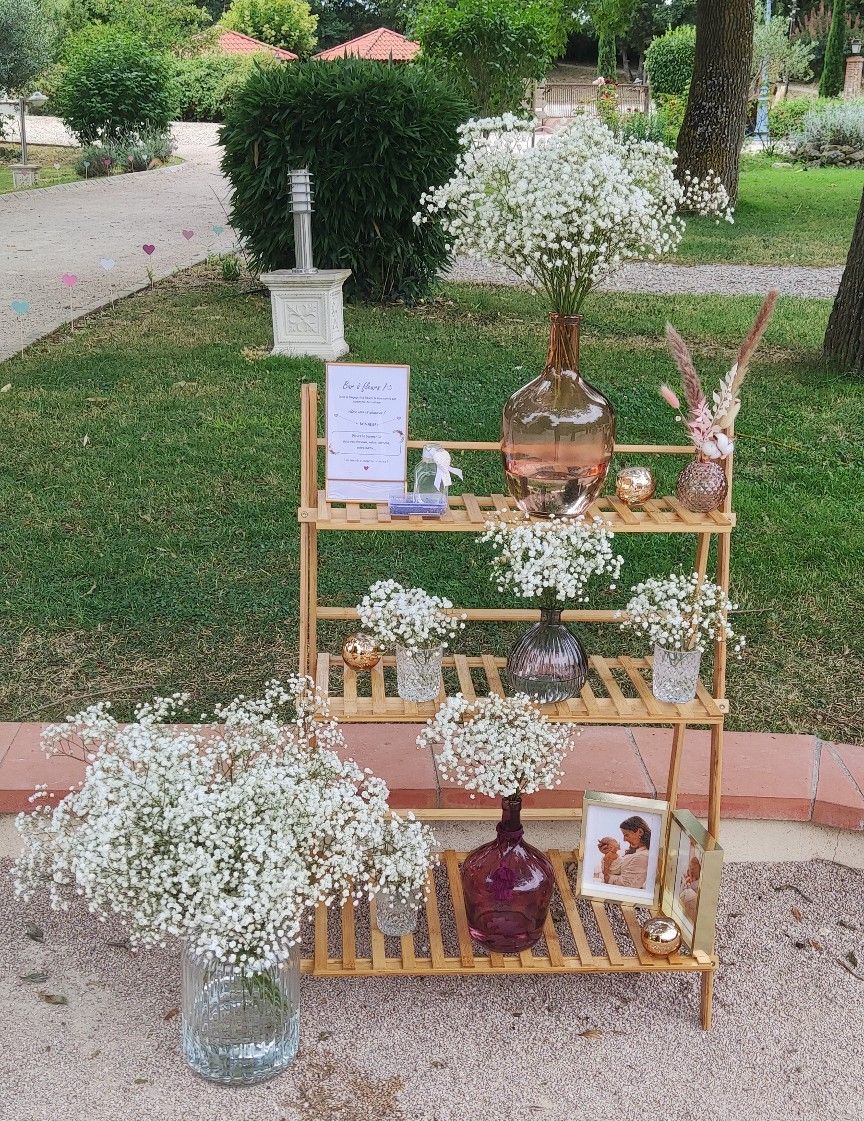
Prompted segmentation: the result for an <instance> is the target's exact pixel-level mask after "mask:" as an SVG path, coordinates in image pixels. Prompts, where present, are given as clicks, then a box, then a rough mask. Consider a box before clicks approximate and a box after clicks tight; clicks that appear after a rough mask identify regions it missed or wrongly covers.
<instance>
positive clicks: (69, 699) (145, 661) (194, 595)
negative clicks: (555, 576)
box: [0, 268, 864, 740]
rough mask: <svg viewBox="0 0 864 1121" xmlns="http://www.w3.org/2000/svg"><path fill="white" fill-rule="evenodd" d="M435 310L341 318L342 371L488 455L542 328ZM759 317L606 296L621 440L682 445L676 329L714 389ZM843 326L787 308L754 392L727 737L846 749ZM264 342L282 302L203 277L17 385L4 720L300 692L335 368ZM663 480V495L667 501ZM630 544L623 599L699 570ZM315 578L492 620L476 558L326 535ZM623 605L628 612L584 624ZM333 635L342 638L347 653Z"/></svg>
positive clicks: (608, 598) (849, 650) (855, 681)
mask: <svg viewBox="0 0 864 1121" xmlns="http://www.w3.org/2000/svg"><path fill="white" fill-rule="evenodd" d="M443 291H444V296H443V298H442V299H440V300H438V301H436V302H435V303H434V304H431V305H427V306H425V307H421V308H418V309H414V310H410V309H388V310H381V309H375V308H353V309H349V311H348V319H347V322H348V328H347V330H348V337H349V339H350V342H351V346H352V353H353V355H354V356H355V357H356V358H357V359H358V360H363V361H371V362H394V361H407V362H409V363H410V364H411V367H412V402H411V419H410V429H411V435H412V436H419V437H424V438H425V437H428V438H433V437H436V436H437V437H438V438H446V437H451V438H469V437H474V438H478V439H486V440H489V439H496V438H497V435H498V423H499V416H500V409H501V405H502V404H503V402H504V400H505V399H506V397H507V396H508V395H509V394H510V392H511V391H512V390H513V389H514V388H516V387H517V386H518V385H520V384H521V383H523V382H524V381H526V380H528V379H529V378H530V377H532V376H533V375H534V374H535V373H536V372H537V371H538V370H539V368H540V365H541V363H542V358H543V354H544V337H545V328H544V316H543V313H542V308H541V306H540V304H539V303H538V301H537V300H536V299H535V298H534V297H533V296H531V295H529V294H527V293H525V292H521V291H518V290H513V289H482V288H472V287H468V286H455V285H454V286H449V287H447V288H445V289H444V290H443ZM757 305H758V300H756V299H751V298H734V299H724V298H720V297H695V296H674V297H653V298H652V297H647V296H640V297H638V298H634V297H629V296H625V295H601V296H597V297H595V298H593V299H592V300H591V302H590V304H589V306H588V308H587V317H586V318H587V322H586V324H585V329H584V340H585V346H584V367H585V371H586V373H587V374H588V375H589V376H590V377H591V378H592V380H594V381H596V383H597V384H598V385H599V386H601V387H602V388H603V389H604V390H605V391H606V392H607V393H608V394H609V396H610V397H611V399H612V401H613V403H614V404H615V406H616V408H617V410H618V416H619V439H620V440H621V441H622V442H638V441H641V440H646V441H654V440H658V441H660V442H666V441H670V440H671V441H677V440H680V429H679V428H678V427H677V426H676V424H675V422H674V417H673V414H672V411H671V410H670V409H668V407H667V406H666V405H664V404H663V403H662V402H661V401H660V399H659V398H658V396H657V392H656V387H657V385H658V384H659V383H660V382H661V381H663V380H665V379H668V378H670V377H671V376H672V368H671V362H670V360H669V358H668V357H667V355H666V352H665V350H664V348H663V346H662V345H661V342H660V339H661V332H662V328H663V324H664V322H665V321H666V319H667V318H669V319H672V320H673V321H674V322H675V323H676V325H677V326H678V327H679V328H680V329H681V330H682V332H683V333H684V334H685V336H686V337H687V338H688V339H689V340H691V341H693V342H694V344H695V349H696V353H697V355H698V359H699V362H700V366H701V368H702V369H703V371H704V372H705V374H706V375H707V376H708V378H709V379H711V378H716V377H718V376H719V374H720V373H721V372H722V371H723V370H724V369H725V368H726V364H727V362H728V361H729V355H730V353H731V350H732V348H733V347H734V346H736V345H737V343H738V342H739V340H740V338H741V337H742V335H743V333H744V331H745V329H746V327H747V325H748V323H749V321H750V318H751V316H752V315H753V313H754V311H755V309H756V307H757ZM828 309H829V305H828V303H827V302H824V301H818V300H810V301H805V300H796V299H791V298H790V299H783V300H781V301H780V304H779V308H778V312H777V315H776V316H775V319H774V322H773V323H772V325H771V327H770V329H769V333H768V336H767V340H766V345H765V346H764V349H763V351H762V352H761V354H760V356H759V359H758V361H757V362H756V363H755V365H754V368H753V370H752V373H751V376H750V378H749V380H748V383H747V386H746V388H745V393H744V408H743V411H742V415H741V417H740V431H741V436H740V441H739V449H738V450H739V455H738V460H737V469H736V470H737V486H736V495H735V506H736V508H737V510H738V513H739V519H740V528H739V529H738V530H737V531H736V533H735V535H734V538H733V540H734V546H733V575H734V595H735V597H736V599H737V600H738V601H739V602H740V606H741V609H742V614H741V616H740V618H739V626H740V628H741V629H742V630H743V631H745V632H746V633H747V635H748V639H749V647H748V652H747V654H746V657H745V658H744V660H743V661H742V662H740V663H733V664H732V666H731V669H730V696H731V701H732V719H731V725H732V726H733V727H739V728H763V729H774V730H781V731H782V730H803V731H808V732H813V731H818V732H820V733H821V734H822V735H823V736H825V737H834V738H837V739H842V740H854V739H856V738H860V736H861V732H862V715H861V704H860V684H861V674H862V669H864V637H862V627H861V624H860V608H861V602H862V591H864V576H862V569H861V563H860V561H861V556H862V553H864V527H862V519H861V517H860V511H859V509H858V504H857V503H858V500H859V496H860V492H861V479H862V477H864V475H862V469H864V454H862V453H864V448H862V439H861V432H862V431H864V385H862V384H861V383H860V381H858V382H856V381H855V380H853V379H851V378H845V377H843V376H840V375H838V374H836V373H834V372H831V371H829V370H827V369H825V368H824V367H823V366H822V365H821V363H820V361H819V358H818V347H819V343H820V340H821V336H822V333H823V331H824V326H825V321H826V318H827V314H828ZM269 339H270V309H269V301H268V300H267V299H266V298H265V295H264V294H260V293H244V292H241V291H238V290H237V289H235V288H233V287H230V286H226V285H224V284H221V283H218V282H217V281H216V279H215V278H214V274H212V273H208V272H207V271H206V269H205V268H202V269H200V270H197V271H195V272H193V273H191V274H186V275H185V276H183V277H180V278H177V279H176V280H174V281H173V282H167V283H165V284H163V285H157V287H156V288H155V289H154V290H153V291H148V292H146V293H143V294H141V295H139V296H136V297H134V298H132V299H129V300H125V301H122V302H120V303H119V304H118V305H117V306H116V307H115V308H114V309H113V310H111V311H106V312H104V313H103V314H100V315H95V316H93V317H91V318H90V319H89V320H86V321H83V322H80V321H79V328H78V329H77V330H76V331H75V333H74V335H70V334H69V333H68V332H66V333H64V334H63V335H62V336H58V337H56V338H55V339H53V340H50V341H46V342H43V343H41V344H38V345H37V346H35V347H33V348H31V349H30V350H29V351H28V352H27V354H26V355H25V357H24V358H23V359H13V360H11V361H9V362H7V363H6V365H5V366H4V374H3V378H2V379H0V380H2V381H3V382H4V384H5V383H7V382H8V383H11V389H9V390H8V391H7V392H5V393H4V394H3V395H2V396H0V425H2V438H3V446H4V449H5V454H4V456H3V462H2V466H0V516H2V519H3V525H4V527H5V532H4V550H3V553H4V566H3V572H4V575H3V580H4V588H3V590H2V594H0V602H2V613H3V614H2V627H0V636H2V637H0V643H2V650H0V652H2V656H3V665H4V667H5V672H4V674H3V678H2V684H0V717H2V718H4V719H40V718H55V717H58V716H62V715H63V714H65V713H67V712H70V711H73V710H74V709H75V708H77V707H80V706H81V705H82V704H84V703H85V702H88V701H89V700H91V699H95V698H100V697H110V698H111V699H112V700H113V701H114V702H115V705H116V707H117V709H118V711H119V712H121V713H127V712H128V711H129V708H130V705H131V703H132V702H133V701H136V700H140V699H143V698H145V697H147V696H149V695H151V694H153V693H154V692H157V691H159V692H161V691H173V690H176V689H181V688H183V689H191V690H192V691H193V692H194V694H195V695H196V699H197V700H196V703H197V701H200V702H201V703H202V704H205V703H209V702H212V701H213V700H215V699H217V698H226V697H228V696H232V695H234V693H236V692H240V691H243V692H247V693H248V692H250V691H252V690H254V689H256V688H257V687H259V686H260V684H261V683H262V682H263V681H264V680H265V679H266V678H267V677H268V676H270V675H272V674H273V673H277V674H286V673H288V672H289V671H290V670H291V669H292V668H293V667H294V666H295V664H296V661H295V659H296V643H297V609H298V604H297V585H298V558H297V546H298V527H297V522H296V506H297V497H298V496H297V492H298V468H297V462H298V389H299V385H300V383H301V381H303V380H306V379H316V380H318V381H319V382H320V381H321V378H322V367H321V365H320V364H319V363H318V362H316V361H314V360H300V359H294V360H292V359H285V358H275V359H274V358H266V359H263V360H260V359H258V358H257V355H258V354H259V353H261V352H262V350H263V348H266V347H267V345H268V340H269ZM244 350H245V355H244ZM457 462H459V463H460V465H461V466H463V467H464V468H465V472H466V485H467V486H468V487H470V489H472V490H475V491H476V492H477V493H483V492H486V493H488V492H489V490H490V489H498V488H500V487H501V485H502V480H501V476H500V466H499V463H498V462H497V457H496V456H492V455H488V454H487V455H485V456H483V455H478V454H475V455H474V456H469V455H464V456H462V457H460V459H459V460H458V461H457ZM618 465H619V466H620V464H618ZM412 466H413V461H412ZM673 473H674V468H673V466H671V465H667V466H666V467H665V473H664V472H663V471H661V472H660V485H661V492H662V493H669V488H670V487H671V485H672V481H673ZM618 543H619V545H620V548H621V551H622V552H623V554H624V556H625V558H626V565H625V569H624V573H623V575H622V581H621V583H622V588H623V587H628V586H629V585H630V584H631V583H635V582H636V581H637V580H638V579H639V578H640V577H642V576H644V575H648V574H650V573H657V572H663V571H668V570H669V569H670V568H671V567H673V566H674V565H675V564H676V563H679V562H680V563H683V564H689V563H690V561H691V557H692V548H693V544H694V543H693V540H692V539H689V538H685V537H684V536H674V537H672V536H670V537H665V538H651V537H644V538H643V537H640V536H638V535H637V536H629V537H626V536H622V537H619V538H618ZM421 545H422V547H419V546H421ZM320 553H321V577H320V590H321V596H322V600H323V602H325V603H332V604H338V603H343V604H352V603H355V602H356V601H357V599H358V598H359V597H360V595H361V594H362V592H363V591H364V590H365V588H366V587H368V585H369V583H370V582H372V581H373V580H375V579H377V578H379V577H381V576H382V575H385V574H386V575H392V576H394V577H396V578H397V579H401V580H403V581H408V582H415V583H418V584H422V585H423V586H425V587H426V588H427V589H428V590H430V591H436V592H439V593H442V594H444V595H447V596H449V597H450V598H451V599H453V600H454V602H456V603H457V604H463V605H466V606H481V605H484V604H489V603H495V602H497V598H496V595H495V593H494V589H493V588H492V586H491V585H490V584H489V582H488V568H487V564H486V559H485V557H484V555H483V553H482V552H481V549H480V548H479V547H478V546H476V545H475V544H474V540H473V538H470V537H467V536H462V535H450V534H439V535H429V536H428V537H424V538H422V539H421V538H419V537H417V536H416V535H414V534H410V535H409V534H404V535H402V534H381V535H375V534H325V535H322V540H321V546H320ZM616 595H617V597H618V598H615V597H616ZM622 600H623V590H622V592H621V593H615V594H610V593H605V594H602V593H598V594H597V595H596V597H595V599H594V602H595V603H596V604H597V605H599V606H616V605H618V604H620V603H621V602H622ZM341 630H342V628H340V627H338V626H336V627H334V629H333V630H332V631H331V632H330V633H329V635H328V634H327V632H325V637H326V638H327V639H328V645H331V647H332V648H334V649H335V648H338V642H339V637H340V632H341ZM511 633H512V632H511ZM581 633H582V635H583V638H584V640H585V642H586V645H587V647H588V649H589V650H595V651H598V652H614V651H616V650H619V649H628V650H631V651H633V652H634V653H635V652H639V651H640V649H641V648H640V645H639V642H638V640H637V639H634V638H633V637H632V636H627V637H626V638H625V637H624V636H621V635H619V634H618V632H617V631H616V630H614V629H613V628H608V627H607V628H588V627H585V628H582V632H581ZM465 635H466V639H465V642H466V649H469V650H478V649H480V648H481V647H483V646H485V648H486V649H491V650H494V651H497V652H499V653H502V654H503V653H505V652H506V649H507V646H508V643H509V641H510V639H511V634H508V633H507V632H506V630H505V629H504V628H493V627H487V628H486V633H485V634H484V633H482V632H481V628H480V627H479V626H473V625H472V627H471V628H470V629H469V630H468V631H466V632H465ZM201 711H204V709H203V708H202V710H201Z"/></svg>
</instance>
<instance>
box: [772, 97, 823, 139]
mask: <svg viewBox="0 0 864 1121" xmlns="http://www.w3.org/2000/svg"><path fill="white" fill-rule="evenodd" d="M815 104H816V101H815V99H814V98H812V97H787V98H785V99H784V100H783V101H778V102H777V103H776V104H775V105H772V106H771V107H770V109H769V110H768V131H769V133H770V134H771V137H772V139H774V140H785V139H786V137H787V136H791V135H792V134H793V133H795V132H798V131H800V129H801V126H802V125H803V124H804V118H805V117H806V116H807V114H808V113H809V112H810V110H811V109H812V108H813V107H814V105H815Z"/></svg>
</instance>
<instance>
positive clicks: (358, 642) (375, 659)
mask: <svg viewBox="0 0 864 1121" xmlns="http://www.w3.org/2000/svg"><path fill="white" fill-rule="evenodd" d="M342 661H343V662H344V663H345V665H346V666H350V667H351V669H372V667H373V666H376V665H377V664H378V663H379V662H380V661H381V651H380V650H379V649H378V647H377V646H376V645H375V639H374V638H373V637H372V636H371V635H369V634H364V633H363V632H362V631H355V632H354V633H353V634H346V635H345V639H344V641H343V643H342Z"/></svg>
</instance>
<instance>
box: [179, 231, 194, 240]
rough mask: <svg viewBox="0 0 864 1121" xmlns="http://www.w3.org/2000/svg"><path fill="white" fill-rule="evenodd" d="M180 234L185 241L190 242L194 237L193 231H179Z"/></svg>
mask: <svg viewBox="0 0 864 1121" xmlns="http://www.w3.org/2000/svg"><path fill="white" fill-rule="evenodd" d="M180 233H181V234H182V235H183V236H184V237H185V238H186V240H187V241H191V240H192V238H193V237H194V236H195V231H194V230H181V231H180Z"/></svg>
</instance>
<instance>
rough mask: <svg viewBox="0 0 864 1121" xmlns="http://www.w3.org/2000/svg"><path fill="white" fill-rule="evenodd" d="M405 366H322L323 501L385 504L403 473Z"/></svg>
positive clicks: (401, 483) (402, 483) (405, 466)
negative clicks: (324, 374)
mask: <svg viewBox="0 0 864 1121" xmlns="http://www.w3.org/2000/svg"><path fill="white" fill-rule="evenodd" d="M410 374H411V368H410V366H398V365H393V366H388V365H367V364H362V363H357V362H328V363H327V406H326V418H327V419H326V432H325V435H326V440H327V457H326V463H327V482H326V495H327V500H328V501H331V502H332V501H349V502H386V501H387V499H388V498H389V497H390V495H391V494H392V493H393V491H394V490H398V489H399V488H400V487H401V489H402V490H403V491H404V490H405V483H406V479H407V474H408V383H409V378H410Z"/></svg>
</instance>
